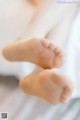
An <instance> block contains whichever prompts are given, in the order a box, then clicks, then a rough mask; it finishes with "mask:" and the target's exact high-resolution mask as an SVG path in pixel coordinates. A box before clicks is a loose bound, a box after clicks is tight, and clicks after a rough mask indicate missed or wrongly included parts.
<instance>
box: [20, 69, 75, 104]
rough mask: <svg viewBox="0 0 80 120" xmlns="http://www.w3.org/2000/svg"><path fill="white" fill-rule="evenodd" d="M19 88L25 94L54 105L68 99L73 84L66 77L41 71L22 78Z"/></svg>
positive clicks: (48, 71)
mask: <svg viewBox="0 0 80 120" xmlns="http://www.w3.org/2000/svg"><path fill="white" fill-rule="evenodd" d="M20 88H21V89H22V90H23V91H24V92H25V93H28V94H30V95H33V96H38V97H40V98H43V99H45V100H46V101H48V102H49V103H51V104H54V105H55V104H59V103H62V102H66V101H67V100H68V99H69V98H70V96H71V94H72V91H73V84H72V83H71V81H70V80H69V78H67V77H66V76H61V75H59V74H55V73H52V72H51V71H50V70H43V71H40V72H36V73H33V74H32V75H29V76H27V77H25V78H23V79H22V80H21V81H20Z"/></svg>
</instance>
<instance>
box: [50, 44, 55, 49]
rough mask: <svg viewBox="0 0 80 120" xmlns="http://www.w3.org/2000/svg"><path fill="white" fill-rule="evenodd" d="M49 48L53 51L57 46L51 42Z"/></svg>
mask: <svg viewBox="0 0 80 120" xmlns="http://www.w3.org/2000/svg"><path fill="white" fill-rule="evenodd" d="M49 49H50V50H52V51H53V50H54V49H55V46H54V45H53V44H52V43H50V44H49Z"/></svg>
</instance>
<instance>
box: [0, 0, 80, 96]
mask: <svg viewBox="0 0 80 120" xmlns="http://www.w3.org/2000/svg"><path fill="white" fill-rule="evenodd" d="M23 1H24V0H14V2H13V0H7V1H6V0H0V74H4V75H15V76H17V77H21V76H24V75H27V74H28V73H29V72H31V71H32V68H34V65H32V64H29V63H23V64H22V63H10V62H7V61H6V60H4V58H3V57H2V54H1V49H2V48H3V46H5V45H6V44H7V43H9V42H11V41H13V40H16V38H17V37H18V36H19V35H20V34H21V33H22V32H23V31H24V30H25V29H26V26H25V25H26V21H27V23H28V21H29V19H30V18H27V14H28V15H30V17H31V16H32V13H33V12H34V7H32V6H31V5H30V4H29V3H27V4H28V5H25V4H24V2H23ZM27 9H28V11H27ZM29 10H30V11H29ZM32 11H33V12H32ZM29 12H30V13H29ZM79 39H80V13H79V14H78V16H77V17H76V19H75V22H74V24H73V28H72V30H71V33H70V36H69V42H68V43H66V52H67V57H68V60H67V63H66V65H65V66H64V67H63V69H64V71H65V74H67V75H69V76H70V77H71V78H72V80H73V81H74V84H75V91H74V94H73V97H79V96H80V88H79V84H80V81H79V79H80V74H79V73H80V64H79V61H80V40H79ZM25 64H26V65H25ZM62 73H63V70H62Z"/></svg>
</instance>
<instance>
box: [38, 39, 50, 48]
mask: <svg viewBox="0 0 80 120" xmlns="http://www.w3.org/2000/svg"><path fill="white" fill-rule="evenodd" d="M40 42H41V44H42V45H43V46H44V47H49V42H48V41H47V40H41V41H40Z"/></svg>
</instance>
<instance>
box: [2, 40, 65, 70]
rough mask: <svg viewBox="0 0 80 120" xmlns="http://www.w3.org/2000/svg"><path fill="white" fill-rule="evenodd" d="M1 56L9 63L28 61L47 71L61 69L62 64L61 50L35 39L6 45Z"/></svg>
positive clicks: (62, 55) (44, 41)
mask: <svg viewBox="0 0 80 120" xmlns="http://www.w3.org/2000/svg"><path fill="white" fill-rule="evenodd" d="M3 55H4V57H5V58H6V59H7V60H9V61H28V62H32V63H34V64H36V65H38V66H40V67H43V68H47V69H50V68H55V67H61V66H62V64H63V62H64V54H63V52H62V50H60V49H59V48H57V47H55V46H54V45H53V44H52V43H49V42H48V41H47V40H39V39H35V38H34V39H31V40H28V41H17V42H15V43H12V44H10V45H7V46H6V47H5V48H4V49H3Z"/></svg>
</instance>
